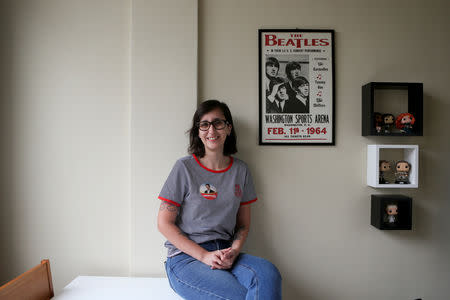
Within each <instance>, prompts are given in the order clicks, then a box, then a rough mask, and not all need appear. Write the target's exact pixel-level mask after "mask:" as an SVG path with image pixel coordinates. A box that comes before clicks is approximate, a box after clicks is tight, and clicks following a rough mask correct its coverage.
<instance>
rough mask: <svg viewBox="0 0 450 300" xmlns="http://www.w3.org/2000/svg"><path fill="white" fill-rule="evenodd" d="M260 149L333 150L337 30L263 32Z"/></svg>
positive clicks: (264, 30)
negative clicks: (309, 147)
mask: <svg viewBox="0 0 450 300" xmlns="http://www.w3.org/2000/svg"><path fill="white" fill-rule="evenodd" d="M258 40H259V144H260V145H328V146H329V145H334V144H335V136H334V133H335V131H334V107H335V105H334V94H335V90H334V30H321V29H318V30H312V29H307V30H302V29H260V30H259V39H258Z"/></svg>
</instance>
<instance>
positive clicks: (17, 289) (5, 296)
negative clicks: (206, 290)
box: [0, 259, 54, 300]
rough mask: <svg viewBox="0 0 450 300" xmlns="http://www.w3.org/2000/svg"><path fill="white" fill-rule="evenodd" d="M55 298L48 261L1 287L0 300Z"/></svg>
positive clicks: (44, 299) (45, 299) (46, 299)
mask: <svg viewBox="0 0 450 300" xmlns="http://www.w3.org/2000/svg"><path fill="white" fill-rule="evenodd" d="M53 296H54V294H53V283H52V274H51V272H50V261H49V260H48V259H44V260H42V261H41V264H39V265H37V266H36V267H34V268H32V269H30V270H28V271H26V272H25V273H23V274H22V275H20V276H18V277H17V278H14V279H13V280H11V281H10V282H8V283H6V284H5V285H3V286H1V287H0V300H48V299H51V298H52V297H53Z"/></svg>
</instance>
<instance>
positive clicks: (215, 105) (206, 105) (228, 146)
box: [188, 100, 237, 157]
mask: <svg viewBox="0 0 450 300" xmlns="http://www.w3.org/2000/svg"><path fill="white" fill-rule="evenodd" d="M215 109H220V110H221V111H222V113H223V115H224V116H225V120H226V121H227V122H228V124H229V125H231V132H230V135H229V136H227V138H226V140H225V145H224V147H223V155H231V154H234V153H236V152H237V147H236V140H237V137H236V132H235V131H234V124H233V117H232V116H231V112H230V109H229V108H228V106H227V105H226V104H225V103H223V102H220V101H217V100H206V101H204V102H202V103H200V105H199V106H198V108H197V110H196V111H195V113H194V117H193V118H192V127H191V129H189V131H188V132H189V148H188V152H189V153H190V154H195V156H197V157H203V156H205V145H203V142H202V140H201V139H200V137H199V136H198V131H199V128H198V125H199V122H200V120H201V119H202V117H203V116H204V115H205V114H207V113H209V112H211V111H213V110H215Z"/></svg>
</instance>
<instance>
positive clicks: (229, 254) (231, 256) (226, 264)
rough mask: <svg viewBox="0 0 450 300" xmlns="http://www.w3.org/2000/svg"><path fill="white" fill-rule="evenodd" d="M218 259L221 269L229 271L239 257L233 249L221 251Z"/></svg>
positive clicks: (237, 252)
mask: <svg viewBox="0 0 450 300" xmlns="http://www.w3.org/2000/svg"><path fill="white" fill-rule="evenodd" d="M220 252H221V255H220V259H221V261H222V263H221V266H222V269H229V268H231V267H232V266H233V263H234V260H235V259H236V257H237V256H238V255H239V251H237V250H236V249H233V248H231V247H230V248H226V249H222V250H221V251H220Z"/></svg>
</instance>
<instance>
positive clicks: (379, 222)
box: [370, 195, 412, 230]
mask: <svg viewBox="0 0 450 300" xmlns="http://www.w3.org/2000/svg"><path fill="white" fill-rule="evenodd" d="M389 209H391V211H395V210H396V211H397V214H396V215H393V217H392V215H391V217H390V216H389V214H388V213H387V210H389ZM370 224H371V225H372V226H374V227H376V228H378V229H381V230H411V229H412V198H410V197H407V196H403V195H372V204H371V213H370Z"/></svg>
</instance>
